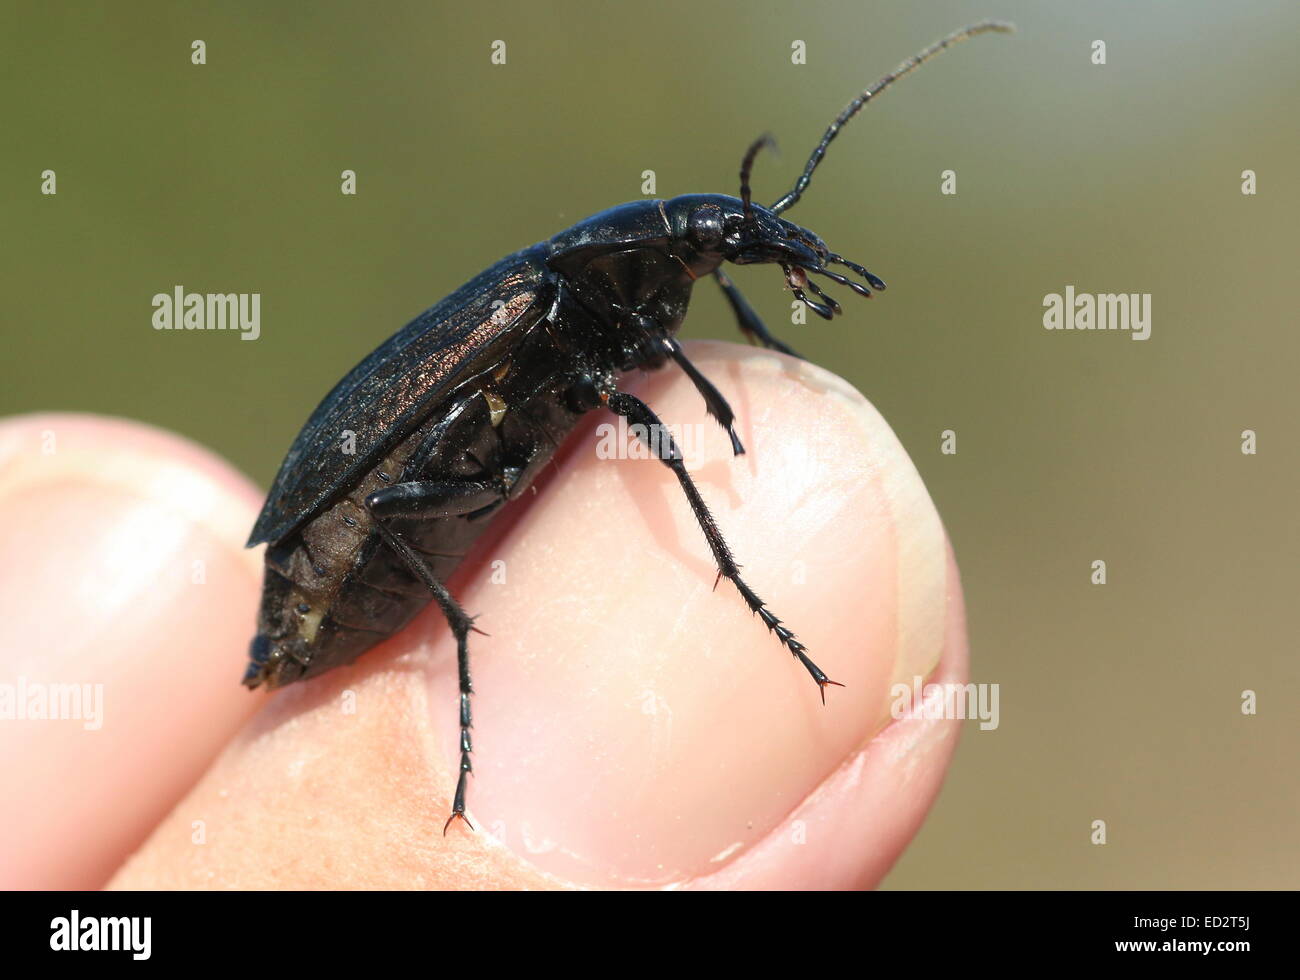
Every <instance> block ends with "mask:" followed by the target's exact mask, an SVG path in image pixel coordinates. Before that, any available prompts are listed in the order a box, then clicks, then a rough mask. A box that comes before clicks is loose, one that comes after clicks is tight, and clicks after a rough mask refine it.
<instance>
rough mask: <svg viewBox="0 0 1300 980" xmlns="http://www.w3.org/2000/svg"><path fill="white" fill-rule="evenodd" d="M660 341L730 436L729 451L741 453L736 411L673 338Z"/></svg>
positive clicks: (742, 447)
mask: <svg viewBox="0 0 1300 980" xmlns="http://www.w3.org/2000/svg"><path fill="white" fill-rule="evenodd" d="M660 343H661V344H662V345H663V349H664V352H665V353H666V354H667V355H668V356H669V357H671V358H672V359H673V360H674V361H676V362H677V366H678V367H680V368H681V369H682V370H683V371H685V372H686V376H687V377H688V378H690V379H691V384H693V385H695V390H696V391H698V392H699V393H700V394H701V395H702V396H703V397H704V407H705V409H706V410H707V411H708V413H709V414H710V415H712V416H713V417H714V418H715V419H717V420H718V425H720V426H722V428H723V429H725V430H726V433H727V435H729V436H730V437H731V452H732V453H733V454H734V455H736V456H740V455H742V454H743V453H744V452H745V447H744V446H742V445H741V444H740V436H738V435H736V413H735V412H733V411H732V410H731V406H730V405H728V404H727V400H726V399H725V398H723V397H722V392H720V391H718V389H717V388H715V387H714V386H713V382H712V381H710V380H709V379H708V378H706V377H705V376H704V375H702V374H700V372H699V369H698V368H696V366H695V365H694V364H692V363H691V362H690V361H688V360H687V359H686V352H685V351H683V350H682V345H681V344H679V343H678V342H677V341H676V340H675V339H674V338H672V337H664V338H663V340H661V341H660Z"/></svg>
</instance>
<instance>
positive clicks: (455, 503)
mask: <svg viewBox="0 0 1300 980" xmlns="http://www.w3.org/2000/svg"><path fill="white" fill-rule="evenodd" d="M489 490H490V496H489V495H487V494H488V491H489ZM500 499H501V491H500V489H499V488H497V487H493V486H491V485H490V484H485V483H479V482H473V481H466V482H464V483H463V484H455V483H424V482H411V483H398V484H395V485H394V486H391V487H385V488H384V489H383V490H377V491H375V492H374V493H372V494H371V495H370V496H369V497H368V498H366V507H367V508H369V510H370V512H371V513H372V514H373V515H374V516H375V527H376V528H377V529H378V531H379V535H380V537H382V538H383V539H384V543H385V544H387V545H388V547H390V548H391V549H393V551H394V553H396V554H397V556H398V557H399V558H401V559H402V561H403V562H405V563H406V566H407V567H408V568H409V569H410V570H411V572H412V573H413V574H414V575H415V577H416V578H418V579H419V580H420V581H421V582H423V583H424V585H425V587H426V588H427V589H428V590H429V591H430V592H432V593H433V598H434V601H435V602H437V603H438V606H439V608H441V609H442V614H443V616H445V617H446V619H447V624H448V625H449V626H451V632H452V635H453V636H455V637H456V664H457V668H458V671H459V675H460V776H459V777H458V778H457V780H456V795H455V796H454V797H453V798H452V806H451V816H449V817H448V818H447V822H446V823H445V824H444V825H443V828H442V832H443V834H444V835H445V834H446V833H447V828H448V827H450V826H451V824H452V821H453V820H457V819H460V820H464V821H465V824H466V826H468V827H469V828H470V829H471V830H473V829H474V825H473V824H471V823H470V822H469V819H468V818H467V817H466V816H465V782H466V778H467V777H468V776H469V774H470V773H471V772H473V771H474V767H473V765H472V764H471V763H470V759H469V757H470V753H471V752H473V751H474V746H473V743H472V742H471V740H470V734H469V730H470V729H471V728H472V727H473V718H472V716H471V714H470V695H472V694H473V693H474V688H473V686H472V685H471V684H470V679H469V634H470V631H471V630H474V620H473V618H472V617H471V616H469V615H467V614H466V612H465V610H463V609H461V607H460V603H458V602H457V601H456V599H455V597H454V596H453V595H452V594H451V593H450V592H449V591H448V590H447V587H446V586H445V585H443V584H442V583H441V582H440V581H438V578H437V576H435V575H434V574H433V569H431V568H430V567H429V565H428V563H427V562H426V561H425V560H424V558H422V557H421V556H420V555H419V554H418V553H417V552H416V551H415V550H414V549H413V548H412V547H411V546H410V545H408V544H407V543H406V542H405V541H403V540H402V539H401V538H400V537H398V535H397V532H395V531H394V530H393V529H392V528H390V527H389V526H388V525H387V524H386V523H385V520H388V519H391V518H393V517H397V516H401V517H416V518H418V517H430V518H436V517H447V516H454V515H456V514H468V513H472V512H473V511H475V510H478V509H479V508H480V507H482V506H484V505H485V504H490V503H492V502H493V501H496V500H500ZM422 504H424V505H427V507H425V509H423V510H421V505H422ZM477 632H482V631H481V630H478V631H477Z"/></svg>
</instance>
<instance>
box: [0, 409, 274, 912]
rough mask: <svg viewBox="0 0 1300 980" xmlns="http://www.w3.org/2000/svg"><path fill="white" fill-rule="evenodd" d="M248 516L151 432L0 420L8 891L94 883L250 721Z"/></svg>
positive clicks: (235, 495)
mask: <svg viewBox="0 0 1300 980" xmlns="http://www.w3.org/2000/svg"><path fill="white" fill-rule="evenodd" d="M256 500H257V492H256V490H255V489H254V488H253V487H252V486H251V485H250V484H249V482H248V481H247V480H246V479H245V478H244V477H242V476H241V475H240V474H238V473H237V472H236V471H235V470H234V469H233V468H231V467H230V466H229V464H227V463H225V462H223V461H221V460H220V459H218V458H217V457H216V456H214V455H213V454H211V453H210V452H208V451H207V450H204V449H202V448H201V447H198V446H196V445H194V444H193V443H191V442H189V441H187V440H185V439H183V438H181V437H179V436H175V435H172V434H170V433H166V432H163V431H161V430H158V429H154V428H151V427H148V426H144V425H141V424H138V423H133V422H128V421H124V420H118V419H110V418H102V417H98V416H87V415H72V414H45V415H29V416H21V417H17V418H11V419H6V420H4V421H3V422H0V509H2V510H3V513H4V519H3V520H2V521H0V651H3V654H2V656H3V668H4V672H5V674H6V675H7V676H6V677H4V678H3V681H4V683H6V684H8V685H11V686H12V688H13V691H14V693H15V696H16V697H17V698H18V699H19V700H20V703H22V704H23V705H24V710H23V717H22V718H19V719H17V720H16V721H15V722H14V723H11V724H9V725H6V726H5V727H4V729H3V731H2V732H0V756H3V759H4V768H5V770H6V774H7V776H12V777H13V778H7V779H6V780H5V789H4V790H3V791H0V792H3V794H4V801H3V805H0V849H2V852H0V867H3V868H4V869H5V879H6V880H5V884H7V885H8V886H9V887H70V888H84V887H97V886H98V885H100V884H102V883H103V881H104V880H105V879H106V878H107V876H108V874H109V873H111V871H112V869H113V868H114V867H115V866H116V864H117V863H119V862H120V861H121V860H122V859H123V857H125V855H126V854H127V853H129V851H130V849H131V848H132V847H134V846H135V844H136V843H138V841H139V840H140V839H141V838H142V837H143V836H144V835H145V834H146V833H147V832H148V829H149V828H150V827H151V826H152V824H153V823H154V822H155V821H156V820H158V819H159V818H160V817H161V816H162V815H163V814H164V813H165V812H166V810H167V808H168V807H170V806H171V804H172V803H174V802H175V800H176V799H177V798H178V797H179V796H180V794H181V793H182V792H183V791H184V789H185V788H186V787H187V786H188V785H189V784H190V783H192V782H193V780H194V779H195V778H197V776H198V775H199V773H200V772H201V771H202V768H203V767H204V766H205V765H206V764H207V762H208V761H209V760H210V759H211V758H212V756H213V755H214V754H215V752H216V751H217V749H218V748H219V747H220V745H221V744H222V742H223V741H224V740H225V739H226V738H227V737H228V736H229V734H230V733H231V732H233V731H234V730H235V729H236V728H237V727H238V725H239V723H240V722H241V721H242V719H243V718H244V717H246V716H247V714H248V713H249V712H250V711H251V710H253V707H254V705H253V704H252V702H250V700H249V699H248V697H247V694H246V693H245V692H243V691H242V689H241V688H239V685H238V684H237V683H236V682H237V679H238V678H237V674H238V670H239V667H240V650H241V647H242V646H243V645H244V644H246V643H247V636H248V633H249V632H250V629H251V626H252V622H253V611H254V609H255V603H256V592H257V579H258V570H257V563H256V556H255V555H251V554H248V553H246V552H245V551H244V549H243V547H242V539H243V535H244V533H245V532H246V530H247V527H248V526H249V524H250V523H251V521H252V518H253V516H254V514H255V513H256ZM226 681H229V684H227V683H225V682H226ZM73 694H76V700H75V701H74V700H72V695H73ZM66 715H71V717H65V716H66ZM19 787H21V798H18V797H17V796H15V795H14V794H17V793H19V792H20V790H19ZM92 818H93V819H94V820H95V826H96V833H95V834H85V833H82V832H80V831H79V830H78V828H79V827H82V826H84V824H85V822H86V821H87V820H89V819H92Z"/></svg>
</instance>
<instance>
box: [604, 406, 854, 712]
mask: <svg viewBox="0 0 1300 980" xmlns="http://www.w3.org/2000/svg"><path fill="white" fill-rule="evenodd" d="M601 401H603V402H604V403H605V404H606V405H607V406H608V407H609V410H610V411H612V412H613V413H614V414H615V415H621V416H623V417H624V418H626V419H627V420H628V421H629V422H630V423H632V424H633V425H636V426H641V429H640V431H638V430H636V429H633V431H636V432H637V436H638V438H640V439H641V440H642V442H644V443H645V444H646V446H647V447H648V448H649V449H650V451H651V452H652V453H655V454H656V455H657V458H658V459H659V460H660V462H662V463H663V464H664V465H665V466H667V467H668V468H669V469H670V470H672V471H673V474H674V475H675V476H676V477H677V482H678V483H680V484H681V485H682V490H683V491H684V492H685V494H686V499H687V501H688V502H689V503H690V505H691V511H692V512H693V513H694V514H695V519H696V521H698V522H699V525H700V529H701V530H702V531H703V532H704V537H705V539H706V540H707V541H708V543H709V550H710V551H712V552H713V560H714V561H715V562H716V563H717V566H718V578H719V579H721V578H724V577H725V578H728V579H730V580H731V582H732V584H733V585H735V587H736V589H737V591H739V592H740V595H741V597H742V598H743V599H744V600H745V604H746V605H748V606H749V608H750V611H751V612H755V613H757V614H758V616H759V618H760V619H762V621H763V625H764V626H766V627H767V628H768V629H769V630H771V631H772V632H773V633H775V634H776V636H777V639H779V640H780V641H781V643H782V644H783V645H784V646H785V647H786V649H788V650H789V651H790V652H791V653H792V654H794V656H795V657H796V658H797V659H798V660H799V662H800V663H801V664H803V665H804V667H805V669H807V671H808V673H809V674H811V675H812V679H813V680H814V681H816V682H817V686H818V687H819V688H820V689H821V696H822V703H823V704H825V703H826V686H827V685H828V684H834V685H835V686H836V687H843V686H844V685H843V684H841V683H840V682H839V681H833V680H831V679H830V678H829V677H827V676H826V674H825V673H824V672H823V671H822V669H821V668H820V667H818V666H817V665H816V664H815V663H813V662H812V660H811V658H809V656H808V654H807V653H806V652H805V650H806V649H807V648H806V647H804V645H803V644H802V643H800V642H799V641H798V640H797V639H795V635H794V633H792V632H791V631H790V630H789V629H787V628H786V627H785V626H783V625H781V620H780V619H778V618H777V617H776V615H775V614H774V613H773V612H772V611H771V610H770V609H768V608H767V606H766V605H764V603H763V600H762V599H760V598H759V597H758V595H757V594H755V592H754V590H753V589H751V588H750V587H749V586H748V585H746V584H745V582H744V580H743V579H741V577H740V566H739V565H737V564H736V559H735V558H734V557H732V554H731V549H730V548H728V547H727V542H726V541H725V540H724V539H723V537H722V532H721V531H720V530H719V529H718V523H717V521H715V520H714V518H713V514H712V513H710V511H709V508H708V506H707V505H706V504H705V503H704V498H703V497H701V496H700V491H699V489H698V488H697V487H696V486H695V481H694V480H693V479H691V475H690V473H688V472H687V471H686V463H685V462H684V461H683V459H682V453H681V450H680V449H678V448H677V443H676V441H674V439H673V437H672V434H671V433H670V432H669V431H668V429H667V428H666V427H665V426H664V424H663V422H661V421H660V419H659V416H657V415H655V413H654V411H653V410H652V409H651V408H650V406H649V405H647V404H646V403H645V402H643V401H641V399H639V398H636V397H635V396H633V395H628V394H624V393H623V392H620V391H609V392H602V394H601ZM642 433H644V435H643V434H642ZM714 586H715V587H716V586H717V582H716V581H715V582H714Z"/></svg>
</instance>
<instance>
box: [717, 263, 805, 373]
mask: <svg viewBox="0 0 1300 980" xmlns="http://www.w3.org/2000/svg"><path fill="white" fill-rule="evenodd" d="M713 278H715V279H717V280H718V285H719V286H721V287H722V291H723V293H725V294H726V297H727V301H728V302H729V303H731V309H732V312H734V313H735V314H736V323H737V324H738V325H739V327H740V332H741V333H743V334H744V335H745V336H746V337H748V338H749V339H750V340H751V341H753V340H756V341H758V342H759V343H760V344H762V345H763V346H764V347H766V348H767V349H768V350H776V351H780V352H781V353H782V354H789V355H790V356H791V357H798V358H799V359H800V360H802V359H803V358H802V355H800V354H799V353H798V352H797V351H795V350H794V349H793V348H790V347H787V346H786V345H785V344H783V343H782V342H781V341H779V340H777V339H776V338H775V337H773V336H772V334H771V333H769V332H768V329H767V326H766V324H764V323H763V321H762V320H761V319H759V316H758V314H757V313H755V312H754V308H753V307H752V306H750V305H749V302H748V301H747V300H746V299H745V297H744V296H743V295H741V292H740V290H739V289H737V288H736V284H735V283H734V282H732V281H731V280H730V279H729V278H728V277H727V274H726V273H725V272H723V271H722V270H721V269H718V270H717V271H715V272H714V273H713Z"/></svg>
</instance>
